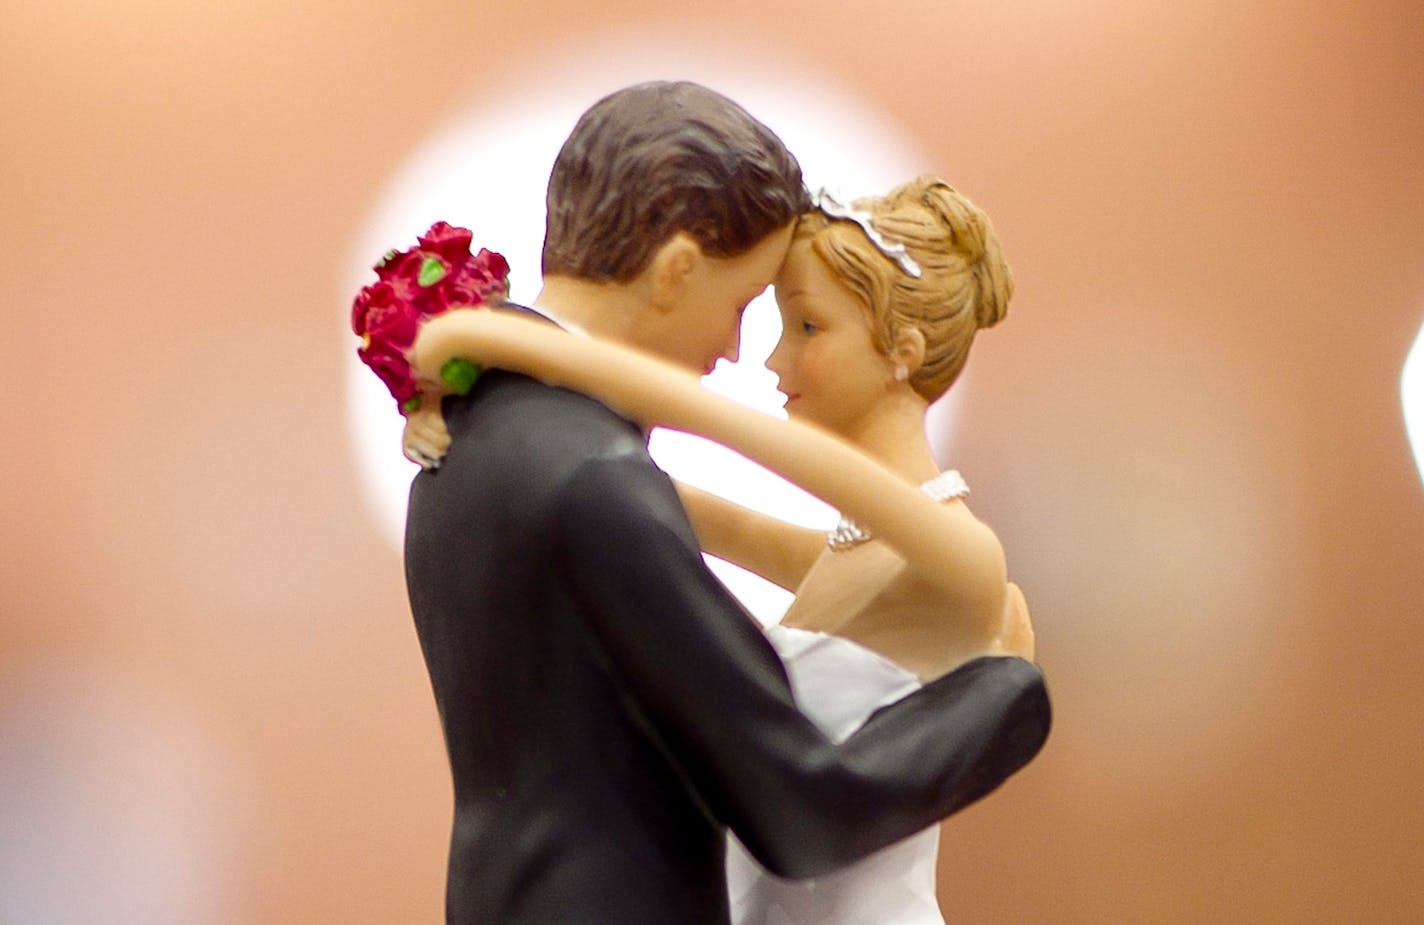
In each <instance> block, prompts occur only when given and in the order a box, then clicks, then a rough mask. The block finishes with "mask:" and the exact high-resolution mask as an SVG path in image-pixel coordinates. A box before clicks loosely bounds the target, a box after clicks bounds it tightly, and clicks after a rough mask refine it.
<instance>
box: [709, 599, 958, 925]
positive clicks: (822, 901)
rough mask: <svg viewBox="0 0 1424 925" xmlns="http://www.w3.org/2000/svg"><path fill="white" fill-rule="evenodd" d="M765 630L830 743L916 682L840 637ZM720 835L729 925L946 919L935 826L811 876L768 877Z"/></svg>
mask: <svg viewBox="0 0 1424 925" xmlns="http://www.w3.org/2000/svg"><path fill="white" fill-rule="evenodd" d="M767 636H768V637H769V638H770V639H771V643H772V645H773V646H775V647H776V650H777V652H779V653H780V655H781V658H782V660H783V661H784V662H785V663H786V672H787V674H788V675H790V677H791V687H792V690H793V691H794V692H795V694H796V702H797V704H798V705H800V707H801V709H802V711H803V712H805V714H806V715H807V716H808V717H810V718H811V720H812V721H814V722H815V723H816V725H818V726H819V727H820V728H821V730H822V731H823V732H825V734H826V735H827V736H828V737H830V738H831V739H832V740H834V741H837V742H839V741H841V740H843V739H845V738H846V737H847V736H849V735H850V734H851V733H852V732H854V731H855V730H856V729H858V728H859V727H860V725H861V724H862V723H864V722H865V720H866V719H867V718H868V717H869V716H870V714H871V713H873V712H875V711H876V710H877V709H879V708H880V707H882V706H884V705H886V704H888V703H893V702H894V701H896V700H899V699H900V698H901V697H904V696H905V695H906V694H909V693H911V692H913V691H914V690H916V689H918V688H919V686H920V681H919V679H918V678H917V677H915V676H914V675H913V674H911V673H910V672H908V671H906V670H905V669H904V668H901V667H900V666H899V665H896V664H895V663H894V662H892V661H890V660H889V659H887V658H885V657H883V656H881V655H879V654H878V653H875V652H872V651H870V650H869V649H866V648H864V647H863V646H860V645H857V644H856V643H853V642H851V641H850V640H848V639H842V638H840V637H838V636H828V635H826V634H824V633H816V632H811V631H808V630H801V629H796V628H794V627H788V626H777V625H773V626H769V627H767ZM728 841H729V844H728V845H727V889H728V893H729V896H730V898H731V906H732V921H733V922H734V923H736V925H944V917H943V916H941V915H940V911H939V903H938V902H937V901H936V899H935V859H936V857H937V856H938V854H939V829H938V827H937V826H931V827H930V828H928V829H925V830H924V831H923V832H920V833H918V834H916V835H912V836H910V837H909V838H907V839H905V840H904V841H900V842H896V843H895V844H893V845H891V846H889V847H888V848H885V849H882V850H881V851H878V852H876V853H875V854H873V855H871V856H870V857H868V858H865V859H864V860H862V861H859V862H857V863H856V864H853V865H851V866H850V867H847V868H845V869H843V870H840V871H837V872H836V873H834V874H830V875H828V876H825V877H817V878H815V879H813V880H797V881H792V880H782V879H780V878H778V877H774V876H772V875H771V874H768V873H766V872H765V871H764V870H762V868H761V867H760V865H758V864H757V862H756V861H755V860H753V859H752V857H751V855H750V854H748V853H747V851H746V849H745V848H743V847H742V845H741V843H740V842H738V841H737V840H736V838H735V837H729V839H728Z"/></svg>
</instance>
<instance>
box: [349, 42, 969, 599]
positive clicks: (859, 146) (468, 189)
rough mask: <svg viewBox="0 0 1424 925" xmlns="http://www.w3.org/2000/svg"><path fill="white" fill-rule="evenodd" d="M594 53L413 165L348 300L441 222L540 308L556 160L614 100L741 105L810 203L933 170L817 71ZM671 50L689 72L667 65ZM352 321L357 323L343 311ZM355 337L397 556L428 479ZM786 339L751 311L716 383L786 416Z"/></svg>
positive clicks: (790, 495)
mask: <svg viewBox="0 0 1424 925" xmlns="http://www.w3.org/2000/svg"><path fill="white" fill-rule="evenodd" d="M594 46H597V48H598V53H597V56H596V57H594V56H587V57H585V58H584V59H583V60H577V61H571V60H569V59H568V58H565V59H564V64H565V67H564V68H562V69H560V70H558V71H555V72H553V73H548V72H545V73H544V74H543V76H542V79H541V80H539V81H537V82H535V83H533V84H531V85H528V86H523V87H521V88H520V90H519V92H518V98H517V99H510V100H506V101H504V102H503V103H502V104H495V105H490V106H482V107H481V108H478V109H472V110H471V111H469V112H467V113H465V114H462V115H461V116H459V117H457V118H455V119H453V120H452V121H451V123H450V124H449V125H448V126H447V127H446V128H445V129H444V130H442V131H440V132H438V133H437V134H436V135H435V136H434V137H432V138H431V139H430V140H429V141H427V142H426V143H425V144H423V145H421V146H420V147H419V148H418V149H417V150H416V151H415V152H414V153H413V154H412V155H411V157H410V158H409V160H408V161H407V162H406V164H405V165H404V166H403V167H402V168H401V170H400V171H399V172H398V173H397V175H396V176H395V177H394V179H393V180H392V182H391V183H390V185H389V186H388V187H387V188H386V189H385V190H384V191H382V193H381V194H380V196H379V198H378V199H377V204H376V207H375V209H374V210H373V211H372V214H371V217H370V219H369V221H368V222H367V223H366V225H365V227H364V228H362V229H360V231H359V233H358V234H357V236H356V238H355V240H354V242H353V247H352V251H351V255H350V259H349V260H348V262H347V265H346V267H344V268H343V272H342V276H341V280H340V292H341V295H342V298H343V299H346V298H349V296H351V295H354V294H355V292H356V291H357V289H359V288H360V286H362V285H364V284H366V283H367V282H370V281H371V280H372V279H374V275H373V274H372V273H371V269H370V268H371V265H372V264H373V263H374V262H375V261H376V260H377V259H378V258H379V257H380V255H381V254H383V253H385V252H386V251H387V250H389V249H390V248H392V247H396V248H405V247H409V246H411V245H413V244H414V243H415V238H416V236H417V235H418V234H420V233H421V232H423V231H424V230H425V229H426V228H427V227H429V225H430V224H431V223H432V222H434V221H437V220H445V221H448V222H450V223H452V224H456V225H464V226H466V227H468V228H471V229H472V230H473V231H474V233H475V247H480V246H485V247H489V248H490V249H491V250H496V251H500V252H502V253H503V254H504V255H505V257H506V258H508V260H509V263H510V267H511V295H512V297H513V298H514V300H515V301H519V302H524V303H526V304H527V303H528V302H529V301H532V300H533V299H534V297H535V296H536V295H537V294H538V290H539V251H540V247H541V245H542V242H543V235H544V189H545V186H546V184H547V182H548V175H549V170H550V168H551V166H552V164H553V161H554V157H555V155H556V154H557V153H558V150H559V147H560V145H561V144H562V143H563V140H564V138H565V137H567V135H568V133H569V130H570V129H571V128H572V127H573V124H574V122H575V121H576V120H577V118H578V116H579V114H580V113H582V112H583V111H584V110H585V109H587V108H588V107H589V106H590V105H592V104H593V103H594V102H595V101H597V100H598V99H599V98H600V97H602V96H603V95H605V94H607V93H609V92H611V91H613V90H616V89H618V88H619V87H623V86H627V85H629V84H632V83H636V82H639V81H644V80H654V79H690V80H696V81H698V82H700V83H703V84H705V85H707V86H709V87H712V88H713V89H716V90H718V91H719V92H722V93H725V94H727V95H728V96H730V97H731V98H733V99H735V100H736V101H737V102H739V103H741V104H742V105H743V106H745V107H746V108H747V110H748V111H749V112H751V113H752V114H753V115H754V116H756V117H757V118H758V119H760V120H762V121H763V122H765V123H766V124H767V125H768V126H770V127H771V129H772V130H773V131H775V132H776V133H777V134H779V135H780V136H781V137H782V139H784V140H785V142H786V144H787V146H788V147H789V148H790V149H791V150H792V151H793V152H795V154H796V155H797V157H798V159H799V160H800V161H801V165H802V168H803V171H804V173H805V175H806V180H807V183H808V185H809V186H810V187H811V188H812V189H813V190H814V189H815V188H817V187H818V186H820V185H822V184H825V185H828V186H831V187H834V188H838V189H840V190H843V191H844V192H846V193H847V194H851V195H861V194H869V193H876V192H884V191H886V190H888V189H890V187H891V186H893V185H895V184H896V183H899V182H902V181H904V180H907V179H909V178H911V177H912V176H914V175H916V174H918V173H921V172H926V171H930V170H933V169H935V168H934V167H933V165H930V164H928V162H927V161H926V159H925V158H924V157H922V156H919V155H918V154H917V153H916V151H915V148H914V146H913V144H912V143H911V142H910V141H909V140H908V138H907V137H906V135H905V133H904V132H903V131H902V130H900V129H899V128H897V127H896V126H894V125H891V124H889V123H888V122H887V120H886V119H885V118H884V117H883V116H880V115H878V114H877V113H875V112H874V111H872V110H871V109H870V108H868V107H867V106H866V105H864V104H862V103H860V102H858V101H857V100H856V99H855V98H854V97H853V95H852V94H850V93H849V92H848V91H846V90H845V89H844V88H843V87H839V86H836V85H833V84H830V83H827V82H825V81H824V80H822V79H818V80H816V81H810V80H808V79H806V78H805V77H803V74H804V73H806V72H809V71H811V70H812V69H811V68H806V69H804V70H800V71H798V70H796V69H795V68H794V63H788V62H781V63H779V64H774V65H769V64H768V63H767V62H766V61H764V60H756V61H752V60H746V59H736V58H732V57H726V56H721V55H720V53H719V52H716V51H715V50H713V49H706V50H690V49H689V48H688V47H687V37H686V36H685V35H679V36H678V39H677V42H676V43H671V42H669V41H668V40H667V36H659V35H649V36H643V37H641V38H639V37H624V38H622V39H610V40H609V41H608V42H604V43H589V45H587V46H585V47H594ZM610 46H624V47H610ZM674 47H675V48H677V49H678V57H677V59H676V60H673V59H671V58H669V57H667V54H666V49H669V48H674ZM660 59H661V60H660ZM693 61H696V62H699V63H692V62H693ZM619 62H636V63H634V64H629V63H619ZM939 169H941V170H942V169H943V168H942V167H941V168H939ZM342 315H343V319H344V318H345V315H346V309H345V307H344V305H343V309H342ZM343 330H344V331H348V333H347V335H346V336H345V337H344V338H343V340H342V343H343V350H344V351H345V353H346V356H347V394H348V397H349V404H348V413H349V415H350V425H351V432H352V434H353V438H354V440H355V443H356V450H357V455H358V458H359V460H360V466H361V472H362V477H363V479H364V481H365V484H366V488H367V493H368V499H369V501H370V505H371V509H372V512H373V514H374V516H376V517H377V519H378V520H379V522H380V524H381V528H382V531H383V533H384V534H385V535H386V536H387V538H388V539H389V540H390V542H391V543H392V544H393V545H394V546H395V548H397V549H399V548H400V545H401V535H402V532H403V530H404V522H405V507H406V496H407V493H408V490H409V485H410V480H411V478H412V476H413V475H414V474H415V467H414V465H413V464H412V463H410V462H408V461H407V460H406V459H405V458H404V457H403V456H402V455H401V452H400V445H401V417H400V415H399V414H398V413H397V412H396V409H395V404H394V401H393V400H392V399H391V397H390V395H389V394H388V393H387V392H386V390H385V387H384V386H383V385H381V384H380V382H379V381H378V380H377V379H376V377H375V376H373V375H372V374H371V373H370V371H368V370H367V369H366V368H365V366H363V365H362V364H361V363H360V362H359V360H357V359H356V355H355V343H354V338H351V337H350V336H349V329H346V328H343ZM779 333H780V324H779V321H778V319H777V314H776V306H775V303H774V301H773V300H772V297H771V295H770V293H768V294H766V295H765V296H763V297H762V298H760V299H758V300H756V301H755V302H753V303H752V305H751V307H750V308H749V309H748V310H747V316H746V321H745V323H744V326H743V332H742V345H741V351H740V355H739V362H738V363H736V364H728V363H726V362H723V363H721V364H719V366H718V368H717V369H716V370H715V371H714V372H713V373H712V375H710V376H708V377H707V379H706V380H705V381H706V383H707V384H708V386H709V387H711V388H713V389H715V390H717V391H718V392H721V393H722V394H725V395H728V396H730V397H733V398H735V399H736V400H738V401H742V402H744V403H745V404H748V405H750V406H752V407H755V408H759V409H761V410H764V411H767V412H769V413H776V414H780V407H781V403H782V397H781V396H780V394H778V393H777V392H776V391H775V377H774V376H772V374H771V373H769V372H768V371H767V370H766V369H765V368H764V366H763V363H764V361H765V359H766V357H767V356H768V355H769V354H770V353H771V350H772V348H773V347H774V346H775V343H776V339H777V337H778V336H779ZM951 394H953V393H951ZM942 405H944V407H937V408H936V409H935V412H934V424H935V426H934V430H935V432H936V435H937V436H941V437H942V435H943V434H944V433H945V432H946V431H947V428H948V427H949V424H950V420H949V419H950V417H951V416H952V415H953V401H952V400H948V401H946V402H944V403H942ZM651 449H652V452H653V454H654V456H655V457H656V458H657V460H658V462H659V464H660V465H662V466H663V468H665V469H666V470H667V471H668V472H669V473H671V474H672V475H674V476H675V477H677V478H679V479H683V480H685V481H688V482H691V483H694V484H697V485H700V486H702V487H704V488H707V489H709V490H712V491H715V492H717V493H719V494H722V495H724V496H726V497H729V498H732V499H733V500H736V501H738V502H740V503H742V504H745V505H748V506H750V507H755V508H758V509H761V510H764V511H767V512H768V513H772V514H774V515H776V516H779V517H782V518H784V519H787V520H792V521H796V522H799V523H802V524H805V525H808V526H829V525H830V524H832V523H833V522H834V519H835V517H834V514H833V513H832V512H831V511H830V510H829V509H828V508H826V506H825V505H823V504H821V503H820V502H818V501H816V499H814V498H811V497H809V496H808V495H805V494H804V493H802V492H800V491H799V490H796V489H795V488H794V487H792V486H790V485H788V484H787V483H785V482H784V481H782V480H781V479H779V478H777V477H775V476H773V475H771V474H770V473H768V472H766V471H765V470H763V469H761V468H760V467H758V466H756V465H754V464H752V463H750V462H748V461H747V460H745V459H743V458H742V457H740V456H738V455H736V454H734V453H731V452H730V451H728V450H725V449H723V448H722V447H719V446H716V445H714V444H711V443H707V442H706V441H702V440H699V439H697V438H693V437H690V436H688V435H686V434H680V433H672V432H666V431H659V432H657V433H655V434H654V436H653V441H652V443H651ZM711 561H712V565H713V568H714V570H716V571H717V573H718V575H719V576H720V577H721V578H722V580H723V581H725V582H726V583H727V584H728V586H729V587H731V589H732V590H733V592H734V593H736V594H737V596H738V597H739V598H741V599H742V601H743V603H744V604H746V606H747V607H748V608H749V609H750V610H751V611H752V612H753V613H755V614H756V615H757V616H758V617H759V618H761V619H763V620H774V619H776V618H778V617H779V615H780V614H781V612H782V611H783V610H784V609H785V607H786V605H787V604H788V603H789V601H790V595H789V594H788V593H787V592H785V591H782V590H781V589H780V588H776V587H775V586H773V585H770V584H769V583H767V582H764V581H762V580H761V579H759V578H757V577H756V576H753V575H750V574H748V573H746V572H743V571H742V570H741V569H737V568H734V567H733V566H730V565H727V564H726V563H722V562H718V561H716V560H711Z"/></svg>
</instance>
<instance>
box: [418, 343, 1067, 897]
mask: <svg viewBox="0 0 1424 925" xmlns="http://www.w3.org/2000/svg"><path fill="white" fill-rule="evenodd" d="M445 410H446V416H447V421H448V423H449V427H450V432H451V436H452V442H451V447H450V452H449V455H448V456H447V457H446V458H445V460H444V462H443V464H442V466H441V468H440V469H439V470H437V471H431V472H423V473H421V474H420V475H418V476H417V477H416V479H415V482H414V485H413V486H412V490H411V498H410V513H409V521H408V524H407V531H406V575H407V582H408V587H409V593H410V602H411V609H412V612H413V614H414V617H415V623H416V629H417V632H418V635H419V638H420V644H421V648H422V651H423V653H424V656H425V661H426V664H427V666H428V668H429V671H430V678H431V682H432V686H433V688H434V693H435V700H436V704H437V706H438V708H439V711H440V718H441V721H442V724H443V728H444V733H445V741H446V745H447V748H448V751H449V758H450V766H451V771H452V773H453V777H454V796H455V818H454V827H453V833H452V837H451V846H450V861H449V870H448V883H447V894H446V909H447V917H448V921H449V922H450V923H459V925H467V923H500V925H504V923H510V925H513V923H538V925H548V923H554V922H589V923H629V925H656V923H675V925H698V923H709V925H711V923H718V925H725V923H726V922H727V915H728V913H727V898H726V887H725V878H724V872H723V871H724V867H723V851H724V846H725V828H724V827H730V828H732V829H733V830H734V831H735V832H736V833H737V835H738V836H739V837H740V838H741V840H742V841H743V842H744V843H745V844H746V846H747V847H748V849H749V850H750V851H751V852H752V853H753V854H754V855H756V857H757V858H758V859H759V860H761V861H762V863H763V864H765V865H766V866H767V868H769V869H770V870H772V871H773V872H776V873H779V874H782V875H784V876H792V877H803V876H814V875H817V874H821V873H824V872H828V871H830V870H833V869H835V868H837V867H840V866H842V865H845V864H848V863H850V862H852V861H854V860H857V859H858V858H860V857H863V856H864V855H866V854H868V853H870V852H872V851H874V850H876V849H878V848H881V847H883V846H885V845H887V844H889V843H891V842H893V841H896V840H898V839H900V838H903V837H905V836H907V835H910V834H911V833H913V832H915V831H918V830H919V829H922V828H924V827H925V826H927V825H930V824H932V823H933V822H935V821H936V820H938V819H940V818H942V817H944V816H947V815H949V814H950V813H952V812H954V811H955V810H957V809H959V808H960V807H962V806H965V805H966V804H968V803H970V802H971V801H973V800H975V799H977V798H979V797H981V796H983V795H985V794H986V793H988V792H989V791H991V790H992V789H994V787H996V786H997V785H998V784H999V783H1000V782H1002V781H1003V780H1004V779H1005V778H1006V777H1007V776H1008V775H1010V774H1012V773H1013V772H1014V771H1015V770H1017V769H1018V768H1019V767H1021V766H1022V765H1023V764H1024V763H1025V762H1027V761H1028V760H1029V759H1030V758H1031V757H1032V756H1033V755H1034V754H1035V753H1036V752H1037V751H1038V750H1039V748H1040V747H1041V745H1042V743H1043V741H1044V738H1045V737H1046V735H1047V732H1048V726H1049V706H1048V699H1047V695H1046V693H1045V689H1044V686H1043V681H1042V678H1041V676H1040V674H1039V672H1038V670H1037V669H1036V668H1035V667H1034V666H1033V665H1032V664H1030V663H1029V662H1026V661H1023V660H1021V659H1012V658H985V659H979V660H976V661H974V662H971V663H969V664H968V665H966V666H964V667H963V668H961V669H959V670H957V671H955V672H953V673H952V674H950V675H948V676H946V677H944V678H941V679H939V680H937V681H935V682H933V683H931V684H929V685H927V686H926V687H925V688H923V689H922V690H921V691H919V692H918V693H916V694H914V695H912V696H910V697H908V698H906V699H905V700H903V701H901V702H899V703H896V704H893V705H891V706H889V707H886V708H884V709H882V710H881V711H879V712H878V713H876V714H875V715H874V716H872V717H871V719H870V720H869V721H868V722H867V723H866V724H865V726H864V727H863V728H862V729H861V730H859V731H858V732H857V733H856V734H855V735H853V736H852V737H851V738H850V739H849V740H848V741H846V742H844V743H842V744H841V745H838V746H837V745H832V744H831V743H830V742H828V741H827V740H826V738H825V737H824V736H822V735H821V734H820V733H819V732H818V731H817V729H816V728H815V727H814V726H813V725H812V724H811V723H810V721H808V720H807V719H806V718H805V717H804V716H803V715H802V714H801V713H800V712H799V711H798V710H797V709H796V706H795V704H794V703H793V701H792V697H791V693H790V689H789V687H788V685H787V679H786V674H785V672H784V670H783V668H782V665H781V663H780V661H779V660H778V658H777V656H776V654H775V652H774V651H773V650H772V649H771V647H770V645H769V644H768V643H767V641H766V640H765V639H764V637H763V636H762V634H761V631H760V630H759V629H758V627H757V626H756V625H755V623H754V622H753V621H752V620H751V619H750V618H749V617H748V616H747V615H746V613H745V612H744V611H743V610H742V609H741V608H740V606H739V605H738V604H737V603H736V601H735V600H734V599H733V598H731V597H730V595H729V594H728V593H727V592H726V591H725V590H724V589H723V587H722V586H721V585H720V584H719V583H718V581H717V580H716V578H714V577H713V576H712V574H711V573H710V572H708V570H707V569H706V567H705V566H704V564H703V562H702V559H701V555H700V554H699V552H698V547H697V542H696V539H695V537H694V535H693V533H692V530H691V528H690V526H689V524H688V521H687V518H686V516H685V514H684V512H683V510H682V507H681V506H680V504H679V503H678V499H677V495H676V493H675V492H674V490H673V487H672V485H671V483H670V481H669V480H668V479H667V477H666V476H665V475H664V474H663V473H662V472H661V471H660V470H659V469H657V468H656V467H655V466H654V465H653V463H652V461H651V460H650V459H649V457H648V455H647V449H646V445H645V441H644V437H643V434H642V433H641V432H640V430H639V429H638V428H637V427H636V426H635V425H633V424H632V423H630V422H628V421H626V420H624V419H622V418H620V417H618V416H617V415H615V414H614V413H612V412H611V411H610V410H608V409H607V408H606V407H604V406H603V405H601V404H599V403H598V402H596V401H593V400H592V399H590V398H588V397H586V396H583V395H580V394H577V393H574V392H570V391H567V390H563V389H556V388H550V387H548V386H545V385H542V384H540V383H538V382H536V381H534V380H532V379H529V378H526V377H523V376H519V375H514V374H511V373H505V372H493V371H492V372H488V373H486V374H485V375H484V376H483V377H482V378H481V380H480V382H479V383H478V384H477V386H476V387H475V389H474V391H473V392H472V393H471V395H469V396H468V397H466V398H457V399H447V400H446V408H445Z"/></svg>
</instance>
